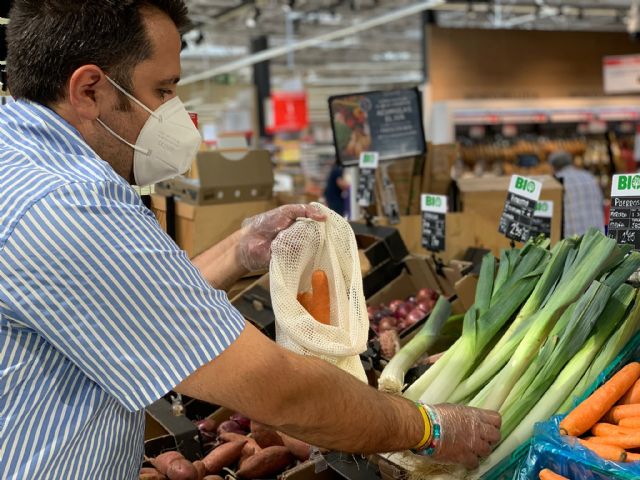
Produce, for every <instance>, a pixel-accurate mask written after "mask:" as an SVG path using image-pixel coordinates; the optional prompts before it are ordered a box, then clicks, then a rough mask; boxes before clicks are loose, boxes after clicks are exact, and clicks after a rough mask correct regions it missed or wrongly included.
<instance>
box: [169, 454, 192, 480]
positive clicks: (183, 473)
mask: <svg viewBox="0 0 640 480" xmlns="http://www.w3.org/2000/svg"><path fill="white" fill-rule="evenodd" d="M167 478H168V479H169V480H198V478H199V477H198V471H197V470H196V467H194V466H193V463H191V462H190V461H189V460H187V459H185V458H178V459H176V460H174V461H173V462H171V464H170V465H169V470H167Z"/></svg>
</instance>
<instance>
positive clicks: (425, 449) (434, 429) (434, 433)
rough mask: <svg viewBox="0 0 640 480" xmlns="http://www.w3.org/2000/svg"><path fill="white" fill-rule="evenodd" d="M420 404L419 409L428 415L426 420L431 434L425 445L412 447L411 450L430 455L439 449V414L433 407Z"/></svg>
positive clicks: (440, 432)
mask: <svg viewBox="0 0 640 480" xmlns="http://www.w3.org/2000/svg"><path fill="white" fill-rule="evenodd" d="M420 406H421V410H423V411H424V412H425V413H426V414H427V416H428V421H429V423H430V426H431V432H430V433H431V435H430V437H429V441H428V442H426V445H425V446H422V448H415V449H413V452H414V453H416V454H418V455H422V456H427V457H432V456H433V455H434V454H435V453H436V452H437V451H438V450H439V449H440V443H441V436H442V426H441V423H440V416H439V415H438V413H437V412H436V411H435V410H434V409H433V408H431V407H429V406H427V405H424V404H421V405H420ZM425 426H426V424H425ZM419 447H420V446H419Z"/></svg>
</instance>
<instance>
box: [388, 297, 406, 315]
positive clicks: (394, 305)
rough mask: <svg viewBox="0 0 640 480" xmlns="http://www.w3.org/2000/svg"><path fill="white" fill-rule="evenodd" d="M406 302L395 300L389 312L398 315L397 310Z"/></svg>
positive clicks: (390, 305)
mask: <svg viewBox="0 0 640 480" xmlns="http://www.w3.org/2000/svg"><path fill="white" fill-rule="evenodd" d="M403 303H404V302H403V301H402V300H393V301H392V302H391V303H390V304H389V310H391V312H392V313H396V310H398V307H400V305H402V304H403Z"/></svg>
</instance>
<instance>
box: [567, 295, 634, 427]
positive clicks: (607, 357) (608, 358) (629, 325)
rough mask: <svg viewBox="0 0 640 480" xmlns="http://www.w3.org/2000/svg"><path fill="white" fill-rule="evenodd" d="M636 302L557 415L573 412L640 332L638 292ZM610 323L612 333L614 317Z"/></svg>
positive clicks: (614, 323) (627, 303)
mask: <svg viewBox="0 0 640 480" xmlns="http://www.w3.org/2000/svg"><path fill="white" fill-rule="evenodd" d="M622 288H624V289H625V292H626V294H627V295H629V292H631V294H633V293H635V290H634V289H633V288H632V287H630V286H629V285H624V284H623V285H622V286H621V287H620V288H619V289H618V291H620V289H622ZM635 302H636V303H635V305H634V307H633V309H632V310H631V312H630V313H629V315H628V316H627V319H626V320H625V322H624V323H623V324H622V326H621V328H619V329H617V330H616V331H615V332H614V333H613V334H612V335H611V337H610V338H609V339H608V340H607V341H606V343H604V342H603V343H604V346H602V345H600V346H599V347H598V349H600V347H601V349H600V351H599V352H597V357H596V358H595V360H593V363H591V364H590V366H589V367H588V369H585V370H586V371H585V372H584V375H583V376H582V378H581V379H580V381H579V382H577V385H576V386H575V388H574V389H573V391H572V392H571V394H569V395H567V396H566V399H565V401H564V403H563V404H562V405H561V406H560V408H558V410H557V412H556V413H557V414H560V413H565V412H568V411H569V410H571V408H572V407H573V401H574V399H575V398H579V397H582V396H583V395H584V394H585V393H586V392H587V389H588V388H589V387H590V386H591V385H593V383H594V382H595V381H596V379H597V378H598V377H599V376H600V374H602V372H603V371H604V370H605V369H606V368H607V366H608V365H609V364H610V363H611V362H612V361H613V360H614V359H615V358H616V357H617V356H618V354H619V353H620V352H621V351H622V349H623V348H624V347H625V345H626V344H627V343H628V342H629V340H631V338H632V337H633V335H634V334H635V333H636V332H637V331H638V329H639V328H640V292H638V294H637V296H636V298H635ZM630 303H631V302H626V306H627V307H628V305H629V304H630ZM610 322H611V327H612V328H611V331H613V330H614V328H613V327H615V325H616V322H615V318H614V316H613V315H612V317H611V320H610Z"/></svg>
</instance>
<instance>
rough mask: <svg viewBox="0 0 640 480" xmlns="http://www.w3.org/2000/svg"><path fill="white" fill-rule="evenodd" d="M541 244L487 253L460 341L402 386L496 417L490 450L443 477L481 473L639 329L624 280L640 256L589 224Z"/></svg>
mask: <svg viewBox="0 0 640 480" xmlns="http://www.w3.org/2000/svg"><path fill="white" fill-rule="evenodd" d="M547 247H548V241H547V240H544V239H542V238H539V239H532V240H530V241H529V242H527V243H526V244H525V245H524V246H523V248H521V249H507V250H504V251H503V252H502V253H501V256H500V262H499V265H498V266H496V262H495V258H494V257H493V256H492V255H490V254H488V255H487V256H485V257H484V259H483V262H482V267H481V270H480V278H479V282H478V287H477V291H476V298H475V304H474V305H473V306H472V307H471V308H470V309H469V310H468V311H467V313H466V314H465V318H464V326H463V330H462V335H461V337H460V338H459V339H458V341H457V342H456V343H455V344H454V345H453V346H452V347H451V348H449V350H447V352H446V353H445V354H444V355H443V356H442V357H441V358H440V359H439V360H438V361H437V362H436V363H435V364H434V365H433V367H431V368H429V369H428V370H427V371H426V372H425V373H424V374H423V375H422V376H421V377H420V378H419V379H418V380H417V381H416V382H414V383H413V384H412V385H410V386H409V387H408V388H407V389H406V390H405V392H404V396H406V397H407V398H409V399H411V400H421V401H423V402H426V403H430V404H435V403H442V402H450V403H458V404H465V405H470V406H475V407H479V408H486V409H493V410H497V411H499V412H500V413H501V414H502V416H503V426H502V442H501V444H500V445H499V446H498V448H497V449H496V450H495V451H494V452H493V454H492V455H491V456H490V457H489V458H488V459H486V460H485V461H484V462H483V463H482V464H481V466H480V468H479V469H478V470H477V471H475V472H472V473H471V474H467V473H466V472H464V471H462V470H459V471H457V472H456V473H455V474H454V476H453V477H448V478H465V477H468V478H480V477H481V476H482V475H484V474H485V473H487V472H488V471H489V470H491V469H492V467H494V466H495V465H497V464H498V463H499V462H501V461H502V460H503V459H505V458H507V457H508V456H509V455H510V454H511V453H512V452H513V451H514V450H515V449H516V448H517V447H518V446H520V445H521V444H522V443H523V442H525V441H526V440H527V439H528V438H530V436H531V435H532V433H533V427H534V425H535V424H536V423H537V422H540V421H543V420H547V419H548V418H550V417H551V415H553V414H555V413H562V412H566V411H567V410H568V409H569V408H570V407H571V402H572V401H573V399H574V398H576V397H578V396H581V395H583V394H584V392H585V391H586V390H587V388H588V387H589V386H590V385H591V383H593V381H594V380H595V379H596V378H597V376H598V375H599V374H600V372H602V371H603V370H604V368H605V367H606V366H607V365H608V364H609V363H610V362H611V361H612V360H613V358H615V356H616V355H617V354H618V353H619V352H620V351H621V350H622V349H623V347H624V345H625V344H626V343H627V342H628V341H629V339H630V338H631V337H632V336H633V334H634V333H635V332H637V331H638V328H639V326H640V302H639V301H638V296H637V293H636V291H635V289H633V288H632V287H631V286H629V285H627V284H626V283H625V281H626V280H627V279H628V278H629V276H630V275H631V274H632V273H633V272H634V271H636V270H637V269H638V267H640V253H637V252H632V251H631V249H630V248H629V247H628V246H618V245H616V243H615V241H614V240H612V239H609V238H607V237H605V236H604V235H603V234H602V233H600V232H599V231H596V230H592V231H589V232H588V233H587V234H585V235H584V236H583V237H574V238H569V239H565V240H563V241H561V242H559V243H558V244H557V245H556V246H554V248H553V249H552V250H551V251H548V250H547ZM398 377H399V375H398ZM629 387H631V385H629ZM629 387H628V388H629ZM628 388H627V389H628ZM627 389H625V391H626V390H627ZM623 393H624V391H623V392H622V393H621V396H622V394H623ZM607 410H608V408H607ZM604 413H606V412H604ZM604 413H603V414H604ZM638 413H640V412H638ZM638 446H639V447H640V445H638ZM414 460H415V461H416V465H414V468H413V470H414V471H415V472H417V473H418V474H419V473H420V472H421V468H422V467H421V465H420V462H418V461H417V460H416V459H414ZM424 468H425V472H427V471H428V472H430V473H433V472H434V467H433V465H429V466H428V467H427V466H425V467H424ZM446 471H447V472H448V473H451V469H448V470H446ZM425 478H429V477H428V476H426V475H425Z"/></svg>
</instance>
